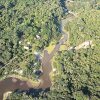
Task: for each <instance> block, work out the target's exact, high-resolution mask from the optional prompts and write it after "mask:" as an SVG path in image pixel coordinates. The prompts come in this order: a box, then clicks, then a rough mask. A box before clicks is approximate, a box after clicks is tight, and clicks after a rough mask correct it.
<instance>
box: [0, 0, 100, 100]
mask: <svg viewBox="0 0 100 100" xmlns="http://www.w3.org/2000/svg"><path fill="white" fill-rule="evenodd" d="M66 1H68V0H0V55H1V56H0V67H1V69H0V78H2V77H3V76H7V75H9V74H19V73H17V72H16V71H15V70H16V69H19V70H23V74H22V76H25V77H27V78H30V79H33V80H34V79H36V78H37V76H36V75H35V74H34V73H33V72H34V70H38V69H39V68H40V66H41V65H40V62H39V61H37V58H36V56H35V55H34V51H37V52H39V53H41V52H42V51H43V50H44V49H45V47H48V46H49V45H50V43H51V42H52V41H53V42H54V44H56V43H57V41H58V40H59V38H60V37H61V30H60V22H61V20H62V18H66V19H67V18H68V17H69V14H66V12H67V11H68V10H69V11H71V12H73V13H75V14H76V15H77V17H76V18H74V20H73V21H70V22H68V23H66V26H65V27H64V29H65V30H66V31H67V32H68V33H69V39H68V43H67V44H65V45H66V46H67V47H68V48H70V47H72V49H68V48H67V49H65V50H62V51H59V52H58V53H57V54H55V57H54V59H53V67H54V68H56V72H55V75H54V79H52V80H53V82H52V83H53V85H52V87H51V88H50V91H48V90H35V92H34V90H32V91H31V92H30V93H29V92H17V91H15V92H13V93H12V94H10V95H9V96H8V99H10V100H25V99H27V100H99V99H100V57H99V56H100V0H69V1H71V2H66ZM67 9H68V10H67ZM85 41H92V45H89V46H88V47H86V48H80V49H79V50H76V49H75V47H77V46H78V45H80V44H81V43H83V42H85ZM25 46H26V47H28V49H27V48H26V49H25V48H24V47H25Z"/></svg>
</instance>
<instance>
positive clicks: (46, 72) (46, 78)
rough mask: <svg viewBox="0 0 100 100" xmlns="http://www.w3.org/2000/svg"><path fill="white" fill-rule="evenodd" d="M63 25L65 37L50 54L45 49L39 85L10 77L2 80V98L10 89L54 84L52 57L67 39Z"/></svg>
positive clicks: (0, 87) (0, 84) (24, 88)
mask: <svg viewBox="0 0 100 100" xmlns="http://www.w3.org/2000/svg"><path fill="white" fill-rule="evenodd" d="M62 22H63V21H62ZM63 27H64V26H61V28H62V33H63V34H62V35H63V38H62V39H60V40H59V42H58V44H56V45H55V47H54V49H53V51H52V52H51V53H50V54H49V53H48V51H47V50H44V55H43V57H42V60H41V65H42V72H43V74H42V76H40V83H39V85H37V87H33V85H32V83H30V82H29V81H23V80H20V79H18V78H15V77H8V78H6V79H4V80H1V81H0V100H3V95H4V93H6V92H8V91H12V92H13V91H15V90H16V89H19V90H28V89H30V88H35V89H41V88H42V89H46V88H48V87H51V85H52V82H51V79H50V73H51V71H52V65H51V59H52V58H53V56H54V54H55V53H56V52H57V51H59V48H60V46H61V45H62V44H63V43H64V42H65V41H66V40H67V34H66V33H65V32H63Z"/></svg>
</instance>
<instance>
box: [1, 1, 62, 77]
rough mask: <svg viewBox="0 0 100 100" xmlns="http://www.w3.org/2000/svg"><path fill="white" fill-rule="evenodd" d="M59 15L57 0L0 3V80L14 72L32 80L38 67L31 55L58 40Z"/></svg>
mask: <svg viewBox="0 0 100 100" xmlns="http://www.w3.org/2000/svg"><path fill="white" fill-rule="evenodd" d="M62 14H63V13H62V9H61V6H59V2H58V0H49V1H46V0H38V1H37V0H0V55H1V56H0V66H1V67H3V68H2V69H1V70H0V77H2V76H3V75H4V73H8V74H16V73H15V72H14V70H16V69H18V68H19V70H23V71H24V72H23V73H24V76H27V77H28V76H29V77H33V76H34V75H33V74H32V73H33V70H35V69H39V67H40V64H39V62H37V60H36V59H35V56H34V55H33V53H34V51H37V52H42V50H43V49H44V48H45V47H47V46H48V45H49V43H50V42H51V41H53V40H55V39H56V40H58V39H59V37H60V30H59V27H60V20H61V16H62ZM27 47H28V48H27ZM34 63H37V65H36V66H38V68H37V67H36V66H34V68H33V67H32V66H33V65H34ZM32 64H33V65H32ZM30 65H31V67H30ZM12 70H13V71H12ZM8 74H6V75H8ZM31 75H32V76H31ZM33 78H34V77H33Z"/></svg>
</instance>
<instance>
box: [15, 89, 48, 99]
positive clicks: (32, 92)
mask: <svg viewBox="0 0 100 100" xmlns="http://www.w3.org/2000/svg"><path fill="white" fill-rule="evenodd" d="M48 91H50V88H46V89H42V88H41V89H34V88H30V89H29V90H16V91H15V92H16V93H18V94H19V93H26V95H28V96H32V97H33V98H34V97H36V98H39V96H40V94H43V93H46V92H48Z"/></svg>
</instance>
